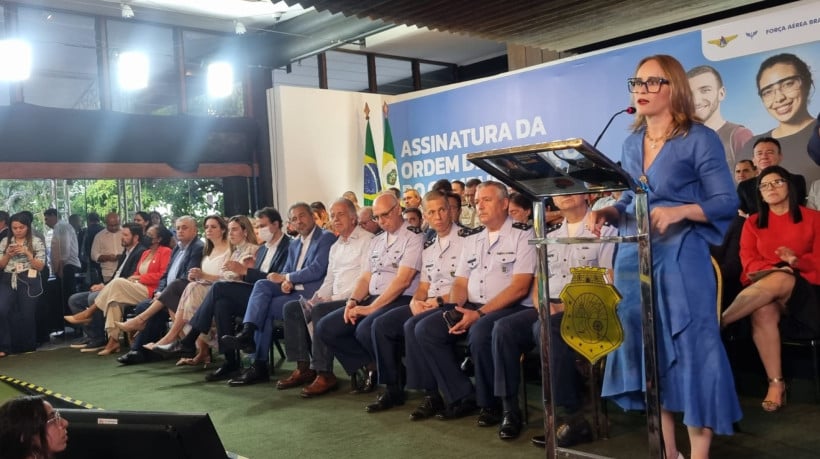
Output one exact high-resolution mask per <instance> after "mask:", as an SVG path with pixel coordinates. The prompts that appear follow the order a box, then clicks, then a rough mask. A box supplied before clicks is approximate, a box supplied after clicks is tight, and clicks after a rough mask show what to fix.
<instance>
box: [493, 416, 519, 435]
mask: <svg viewBox="0 0 820 459" xmlns="http://www.w3.org/2000/svg"><path fill="white" fill-rule="evenodd" d="M519 435H521V413H519V412H518V411H505V412H504V417H503V419H502V420H501V426H500V427H499V428H498V438H500V439H502V440H514V439H516V438H518V436H519Z"/></svg>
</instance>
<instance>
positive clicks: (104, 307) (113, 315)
mask: <svg viewBox="0 0 820 459" xmlns="http://www.w3.org/2000/svg"><path fill="white" fill-rule="evenodd" d="M148 237H150V238H151V245H150V246H149V247H148V250H146V251H145V252H143V254H142V257H141V258H140V261H139V263H138V264H137V266H138V268H137V271H136V272H135V273H134V274H132V275H131V276H129V277H128V278H122V277H119V278H116V279H114V280H112V281H111V282H110V283H108V284H107V285H106V286H105V287H103V289H102V290H100V293H99V295H97V298H96V299H95V300H94V304H92V305H91V306H89V307H88V309H86V310H85V311H83V312H81V313H79V314H74V315H73V316H65V320H66V322H68V323H70V324H77V325H82V324H87V323H89V322H91V319H92V316H93V314H94V311H95V310H97V309H99V310H101V311H102V312H103V315H104V316H105V331H106V333H108V344H106V346H105V349H103V350H101V351H100V352H98V353H97V354H98V355H109V354H112V353H115V352H119V350H120V343H119V329H118V328H117V327H116V326H115V325H114V322H116V321H119V320H120V319H122V312H123V311H122V307H123V306H125V305H136V304H137V303H139V302H140V301H143V300H145V299H147V298H151V296H153V294H154V290H156V288H157V286H158V285H159V281H160V278H162V276H163V275H164V273H165V270H166V268H167V267H168V261H169V260H170V259H171V248H170V244H171V232H170V231H168V229H166V228H162V227H156V226H151V227H149V228H148Z"/></svg>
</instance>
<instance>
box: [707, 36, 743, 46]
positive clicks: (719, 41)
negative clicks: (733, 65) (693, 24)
mask: <svg viewBox="0 0 820 459" xmlns="http://www.w3.org/2000/svg"><path fill="white" fill-rule="evenodd" d="M735 38H737V34H735V35H729V36H728V37H724V36H723V35H721V36H720V38H716V39H714V40H707V41H706V43H709V44H710V45H715V46H717V47H718V48H725V47H726V46H728V45H729V42H730V41H732V40H734V39H735Z"/></svg>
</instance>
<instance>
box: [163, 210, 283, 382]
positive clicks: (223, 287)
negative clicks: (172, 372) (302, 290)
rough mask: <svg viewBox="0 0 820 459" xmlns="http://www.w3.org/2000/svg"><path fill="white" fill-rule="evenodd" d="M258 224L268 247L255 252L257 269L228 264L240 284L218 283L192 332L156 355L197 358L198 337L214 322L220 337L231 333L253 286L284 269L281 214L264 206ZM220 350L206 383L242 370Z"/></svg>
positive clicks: (231, 355)
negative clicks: (218, 360)
mask: <svg viewBox="0 0 820 459" xmlns="http://www.w3.org/2000/svg"><path fill="white" fill-rule="evenodd" d="M256 222H257V225H258V228H259V236H260V237H261V238H262V240H263V241H265V245H263V246H261V247H260V248H259V250H258V251H257V252H256V262H255V263H254V266H253V267H252V268H248V267H247V266H245V264H244V263H242V262H239V261H228V262H226V263H225V269H226V270H227V271H231V272H233V273H234V274H236V276H237V279H236V280H239V281H240V282H224V281H221V282H215V283H214V284H213V285H212V286H211V289H210V290H208V293H207V294H206V295H205V299H204V300H202V304H200V305H199V309H198V310H197V311H196V313H194V315H193V316H192V317H191V319H190V320H189V321H188V324H189V325H190V327H191V329H190V331H189V332H188V333H187V334H186V335H185V337H184V338H182V340H179V341H175V342H174V343H171V344H168V345H156V346H154V348H153V349H152V350H153V351H154V352H156V353H159V354H160V355H163V356H170V355H179V356H181V357H194V356H195V355H196V353H197V349H196V341H197V339H198V338H199V335H200V334H201V333H206V332H208V330H210V329H211V327H212V323H213V322H214V320H216V331H217V336H222V335H226V334H230V333H231V332H232V331H233V328H234V318H235V317H236V316H238V315H241V314H244V312H245V308H246V307H247V304H248V300H249V299H250V296H251V292H253V286H254V284H255V283H256V282H257V281H261V280H263V279H265V278H266V276H267V275H268V274H271V273H277V272H279V271H281V270H282V267H283V266H284V265H285V262H286V261H287V253H288V246H289V245H290V238H288V237H287V236H285V234H284V232H283V231H282V229H283V224H282V217H281V215H279V212H278V211H277V210H276V209H274V208H273V207H265V208H263V209H260V210H258V211H257V212H256ZM248 232H249V233H250V234H248V235H247V236H246V237H248V239H249V240H250V237H252V236H253V231H248ZM232 277H233V276H232ZM219 351H220V352H221V353H222V354H223V355H224V357H225V362H224V363H223V364H222V365H221V366H220V367H219V368H217V369H216V370H214V371H213V372H211V373H209V374H208V375H207V376H205V380H206V381H209V382H212V381H221V380H226V379H230V378H231V377H233V376H234V375H235V374H236V373H237V372H238V371H239V359H238V355H237V353H236V352H235V351H233V350H230V349H227V348H226V347H225V346H224V345H223V343H219Z"/></svg>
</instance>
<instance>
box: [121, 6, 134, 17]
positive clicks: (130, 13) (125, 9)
mask: <svg viewBox="0 0 820 459" xmlns="http://www.w3.org/2000/svg"><path fill="white" fill-rule="evenodd" d="M133 17H134V10H132V9H131V5H126V4H125V3H123V4H122V18H123V19H131V18H133Z"/></svg>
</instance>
